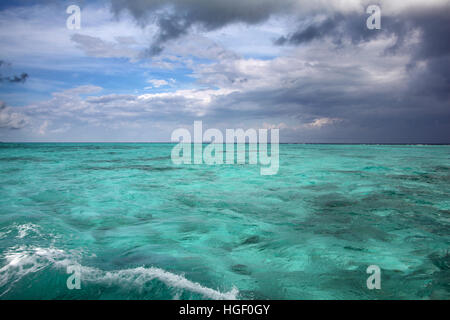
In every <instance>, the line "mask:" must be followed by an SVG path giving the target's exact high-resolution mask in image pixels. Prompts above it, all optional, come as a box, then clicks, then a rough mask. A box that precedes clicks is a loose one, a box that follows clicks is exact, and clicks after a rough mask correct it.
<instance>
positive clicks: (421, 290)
mask: <svg viewBox="0 0 450 320" xmlns="http://www.w3.org/2000/svg"><path fill="white" fill-rule="evenodd" d="M173 146H174V145H172V144H10V143H2V144H0V181H1V184H0V299H450V255H449V252H448V250H449V244H450V146H406V145H393V146H385V145H295V144H283V145H280V155H279V158H280V169H279V172H278V174H277V175H273V176H262V175H260V168H259V166H255V165H216V166H207V165H174V164H172V161H171V159H170V153H171V150H172V148H173ZM369 265H378V266H379V267H380V268H381V290H368V289H367V287H366V280H367V277H368V276H369V275H368V274H367V273H366V269H367V267H368V266H369ZM71 266H72V267H73V266H75V267H76V268H78V269H77V270H79V271H80V277H81V279H80V280H81V289H80V290H69V289H68V288H67V285H66V281H67V279H68V277H69V276H70V274H68V273H67V268H68V267H71Z"/></svg>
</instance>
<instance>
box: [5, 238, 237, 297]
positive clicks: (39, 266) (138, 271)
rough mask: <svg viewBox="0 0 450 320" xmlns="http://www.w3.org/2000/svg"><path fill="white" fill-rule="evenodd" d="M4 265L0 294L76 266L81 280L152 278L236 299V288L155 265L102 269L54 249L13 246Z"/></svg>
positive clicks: (140, 280)
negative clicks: (51, 270) (207, 283)
mask: <svg viewBox="0 0 450 320" xmlns="http://www.w3.org/2000/svg"><path fill="white" fill-rule="evenodd" d="M3 258H4V259H5V260H6V265H4V266H3V267H2V268H0V288H2V287H4V286H6V285H8V288H6V290H5V291H3V292H1V293H0V296H3V295H4V294H6V293H7V292H8V291H9V290H11V289H12V287H13V284H14V283H16V282H17V281H19V280H20V279H22V278H23V277H25V276H26V275H28V274H30V273H36V272H39V271H41V270H43V269H45V268H48V267H54V268H57V269H62V270H64V271H66V270H67V268H68V267H75V268H77V270H79V273H80V280H81V282H82V283H83V282H91V283H103V284H107V285H119V286H121V285H122V286H123V285H126V286H130V285H131V286H134V287H137V288H139V287H142V286H143V285H144V284H145V283H147V282H149V281H151V280H154V279H156V280H159V281H161V282H162V283H164V284H165V285H167V286H168V287H171V288H176V289H181V290H187V291H190V292H193V293H197V294H200V295H202V296H204V297H206V298H209V299H213V300H236V299H237V298H238V294H239V291H238V289H237V288H236V287H233V288H232V289H231V290H230V291H229V292H221V291H218V290H214V289H211V288H208V287H204V286H202V285H201V284H199V283H197V282H193V281H190V280H188V279H186V278H185V277H184V276H181V275H177V274H174V273H171V272H168V271H166V270H164V269H160V268H155V267H149V268H145V267H137V268H131V269H124V270H116V271H104V270H101V269H98V268H94V267H88V266H83V265H81V264H80V263H79V262H78V260H80V255H79V254H76V253H72V254H68V253H67V252H65V251H64V250H60V249H57V248H40V247H27V246H19V247H13V248H10V249H9V250H7V251H6V253H5V254H4V255H3Z"/></svg>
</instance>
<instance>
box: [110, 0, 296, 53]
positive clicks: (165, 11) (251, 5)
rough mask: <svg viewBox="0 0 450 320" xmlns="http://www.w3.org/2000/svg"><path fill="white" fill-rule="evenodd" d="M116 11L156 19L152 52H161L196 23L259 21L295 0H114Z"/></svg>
mask: <svg viewBox="0 0 450 320" xmlns="http://www.w3.org/2000/svg"><path fill="white" fill-rule="evenodd" d="M111 3H112V10H113V11H114V12H115V13H116V14H119V13H120V12H122V11H128V12H129V13H131V15H132V16H133V17H134V18H135V19H136V20H137V21H138V23H139V24H141V25H146V24H147V23H149V22H156V23H157V25H158V26H159V32H158V34H157V36H156V38H155V39H154V42H153V44H152V46H151V47H150V49H149V51H148V53H149V54H151V55H155V54H159V53H160V52H161V51H162V50H163V45H164V43H165V42H166V41H168V40H172V39H176V38H178V37H180V36H182V35H185V34H186V33H187V32H188V31H189V29H190V28H191V27H192V26H194V25H195V26H199V27H201V28H203V29H205V30H208V31H209V30H215V29H218V28H221V27H224V26H225V25H227V24H230V23H238V22H243V23H246V24H256V23H260V22H263V21H265V20H267V19H268V18H269V17H270V16H272V15H273V14H278V13H283V12H284V13H287V12H289V11H290V10H291V9H292V8H293V7H294V5H295V3H296V1H295V0H285V1H273V0H245V1H242V0H227V1H223V0H167V1H161V0H136V1H127V0H111Z"/></svg>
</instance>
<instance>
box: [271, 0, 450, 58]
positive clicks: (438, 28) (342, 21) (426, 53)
mask: <svg viewBox="0 0 450 320" xmlns="http://www.w3.org/2000/svg"><path fill="white" fill-rule="evenodd" d="M382 12H383V11H382ZM368 16H369V15H368V14H358V13H354V12H352V13H348V14H342V13H331V14H330V15H329V16H327V17H326V18H325V19H322V20H321V21H315V22H311V23H309V24H307V25H306V26H304V24H303V23H302V26H301V27H299V28H298V30H295V31H293V32H292V33H290V34H288V35H285V36H282V37H280V38H278V39H277V40H276V41H275V43H276V44H278V45H286V44H290V45H301V44H306V43H308V42H310V41H313V40H322V39H324V38H330V39H332V40H333V41H334V42H335V43H336V44H341V43H342V41H343V40H344V39H350V40H351V41H352V43H353V44H359V43H361V42H366V41H370V40H373V39H374V38H377V37H386V36H395V43H394V44H393V45H392V47H390V48H389V49H388V53H394V52H395V51H396V50H399V49H400V48H402V47H403V46H405V45H407V40H409V39H410V37H411V36H412V33H413V32H414V31H417V32H420V38H421V39H420V40H421V41H420V43H418V44H417V45H416V46H414V47H412V48H411V49H413V50H414V57H415V58H417V59H427V58H430V57H437V56H442V55H448V54H449V53H450V42H449V41H445V40H444V39H446V37H448V34H449V32H450V4H448V3H447V4H444V5H442V6H441V7H438V8H436V7H432V8H426V7H425V8H421V9H420V10H418V9H414V8H413V9H410V10H405V11H403V12H401V13H397V14H395V15H389V14H382V16H381V30H369V29H368V28H366V19H367V17H368ZM311 20H313V21H314V19H311Z"/></svg>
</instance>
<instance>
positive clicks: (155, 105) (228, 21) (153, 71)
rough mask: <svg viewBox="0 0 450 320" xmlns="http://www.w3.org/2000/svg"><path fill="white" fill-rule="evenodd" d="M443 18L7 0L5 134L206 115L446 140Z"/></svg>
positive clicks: (127, 130) (146, 131)
mask: <svg viewBox="0 0 450 320" xmlns="http://www.w3.org/2000/svg"><path fill="white" fill-rule="evenodd" d="M69 5H77V6H79V7H80V8H81V28H80V29H74V30H72V29H68V28H67V26H66V20H67V19H68V17H69V16H70V14H67V13H66V8H67V7H68V6H69ZM369 5H378V6H380V8H381V29H380V30H376V29H374V30H370V29H368V28H367V26H366V20H367V18H368V17H369V16H370V14H368V13H366V8H367V7H368V6H369ZM449 31H450V1H446V0H432V1H427V2H422V1H416V0H407V1H400V0H398V1H395V0H391V1H387V0H381V1H380V0H378V1H376V2H375V1H364V0H349V1H338V0H336V1H312V0H308V1H300V0H283V1H275V0H258V1H253V0H246V1H241V0H239V1H238V0H229V1H216V0H207V1H206V0H167V1H157V0H137V1H132V2H131V1H124V0H110V1H75V0H73V1H24V0H18V1H12V2H10V3H8V4H1V5H0V44H1V47H2V50H1V54H0V141H4V142H9V141H14V142H16V141H23V142H166V141H170V137H171V132H172V131H173V130H175V129H177V128H180V127H184V128H188V129H191V130H192V126H193V123H194V121H196V120H201V121H202V122H203V126H204V128H205V129H206V128H218V129H220V130H225V129H226V128H244V129H248V128H266V129H271V128H278V129H280V142H298V143H449V142H450V141H449V140H450V139H449V137H450V103H449V102H450V100H449V99H450V90H449V89H450V43H449V42H448V40H445V39H447V37H448V34H449Z"/></svg>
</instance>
